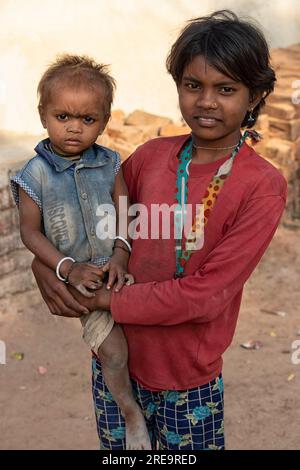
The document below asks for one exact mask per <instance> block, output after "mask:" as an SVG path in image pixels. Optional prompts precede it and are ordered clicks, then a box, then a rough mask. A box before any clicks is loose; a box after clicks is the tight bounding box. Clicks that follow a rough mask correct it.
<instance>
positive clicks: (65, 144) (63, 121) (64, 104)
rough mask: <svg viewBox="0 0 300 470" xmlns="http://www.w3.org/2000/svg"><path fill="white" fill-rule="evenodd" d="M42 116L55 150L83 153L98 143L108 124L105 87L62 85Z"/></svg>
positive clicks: (52, 96)
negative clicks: (91, 87) (105, 109)
mask: <svg viewBox="0 0 300 470" xmlns="http://www.w3.org/2000/svg"><path fill="white" fill-rule="evenodd" d="M40 115H41V121H42V124H43V126H44V128H45V129H47V132H48V135H49V138H50V141H51V143H52V146H53V148H54V150H57V152H58V153H61V154H63V155H74V154H80V153H81V152H83V151H84V150H86V149H87V148H88V147H90V146H91V145H92V144H94V143H95V141H96V140H97V137H98V136H99V134H101V133H102V132H103V130H104V127H105V125H106V119H105V116H104V93H103V90H102V89H101V88H100V87H99V88H97V89H88V88H87V87H80V88H71V87H68V86H64V87H59V88H58V89H57V90H55V91H54V92H52V93H51V97H50V100H49V102H48V103H47V104H46V105H45V109H43V108H42V109H41V110H40Z"/></svg>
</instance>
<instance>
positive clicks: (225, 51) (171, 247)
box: [33, 11, 286, 450]
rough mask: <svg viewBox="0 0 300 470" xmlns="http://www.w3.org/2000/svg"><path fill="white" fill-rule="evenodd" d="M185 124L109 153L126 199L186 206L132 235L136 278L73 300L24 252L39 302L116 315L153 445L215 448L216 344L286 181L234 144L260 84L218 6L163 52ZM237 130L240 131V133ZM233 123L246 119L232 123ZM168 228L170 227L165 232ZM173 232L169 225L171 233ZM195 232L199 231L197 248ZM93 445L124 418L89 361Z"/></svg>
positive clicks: (257, 100)
mask: <svg viewBox="0 0 300 470" xmlns="http://www.w3.org/2000/svg"><path fill="white" fill-rule="evenodd" d="M167 69H168V71H169V73H170V74H171V75H172V77H173V79H174V81H175V83H176V86H177V90H178V96H179V105H180V109H181V112H182V116H183V118H184V119H185V121H186V122H187V124H188V125H189V126H190V128H191V134H190V135H185V136H179V137H171V138H159V139H155V140H152V141H150V142H148V143H146V144H144V145H143V146H141V147H139V148H138V149H137V151H136V152H135V153H134V154H133V155H132V156H131V157H130V158H129V159H128V160H127V161H126V162H125V163H124V164H123V171H124V177H125V180H126V183H127V185H128V188H129V196H130V200H131V202H132V203H140V204H143V205H144V206H146V208H147V209H148V213H149V214H150V212H151V208H152V207H153V204H159V205H161V204H166V205H167V206H169V207H171V206H172V205H174V204H175V205H176V204H177V207H184V206H185V204H191V205H192V206H193V207H194V208H195V207H196V204H200V203H202V205H203V207H204V217H203V221H204V238H203V231H202V232H201V223H200V222H201V213H200V212H199V213H198V212H197V211H196V210H194V218H193V224H192V227H191V229H190V230H189V231H188V232H187V233H185V232H184V233H183V230H182V227H183V225H184V212H182V215H181V216H180V215H179V216H178V212H176V214H175V216H174V218H173V219H171V233H174V230H175V233H176V234H177V235H176V238H175V236H170V237H169V238H167V239H166V238H163V237H160V238H159V239H151V236H150V234H151V226H152V224H153V220H149V221H148V222H147V226H146V228H148V230H149V237H148V238H147V239H145V238H143V239H142V238H140V239H136V240H133V242H132V255H131V258H130V261H129V271H130V272H131V273H132V274H133V275H134V277H135V279H136V284H134V285H133V286H130V287H124V288H123V289H122V291H121V292H120V293H115V292H112V291H110V290H106V289H104V288H103V289H101V290H99V291H98V293H97V295H96V297H95V298H94V299H91V300H86V299H84V298H82V297H80V296H79V295H77V294H76V293H74V292H72V293H73V294H74V295H76V299H77V300H75V299H74V297H73V296H72V295H71V293H70V292H69V291H68V290H67V288H66V286H65V285H64V284H63V283H59V281H57V280H56V278H55V277H54V276H53V275H52V273H51V272H49V271H48V270H47V269H46V268H45V267H44V266H43V265H41V264H40V263H39V262H38V261H36V262H35V263H34V266H33V268H34V272H35V275H36V278H37V280H38V283H39V286H40V289H41V291H42V293H43V297H44V298H45V300H46V302H47V304H48V306H49V308H50V310H51V312H52V313H53V314H56V315H65V316H77V315H79V314H80V313H81V312H82V308H83V307H82V306H83V305H85V306H87V307H88V308H89V309H90V310H95V309H96V308H101V309H110V310H111V313H112V316H113V318H114V319H115V320H116V321H117V322H118V323H120V324H123V328H124V332H125V335H126V338H127V341H128V347H129V370H130V374H131V377H132V379H133V386H134V389H135V391H136V397H137V400H138V403H139V404H140V406H141V408H142V409H143V411H144V414H145V417H146V420H147V424H148V429H149V433H150V435H151V438H152V442H153V448H157V447H156V446H157V445H158V446H159V448H161V449H172V450H175V449H181V450H191V449H193V450H200V449H223V448H224V422H223V382H222V376H221V370H222V354H223V353H224V351H225V350H226V349H227V347H228V346H229V345H230V343H231V341H232V337H233V334H234V330H235V326H236V321H237V316H238V312H239V307H240V302H241V296H242V290H243V286H244V284H245V282H246V280H247V279H248V278H249V276H250V275H251V273H252V271H253V270H254V268H255V267H256V265H257V263H258V262H259V260H260V258H261V257H262V255H263V253H264V251H265V250H266V248H267V246H268V244H269V243H270V241H271V239H272V237H273V235H274V232H275V230H276V228H277V226H278V223H279V220H280V217H281V214H282V212H283V210H284V206H285V198H286V182H285V180H284V178H283V177H282V176H281V174H280V173H279V172H278V171H277V170H276V169H275V168H274V167H273V166H272V165H270V164H269V163H268V162H266V161H265V160H264V159H263V158H262V157H260V156H259V155H257V153H256V152H255V151H254V150H253V149H252V148H251V147H249V146H248V144H247V143H246V141H245V140H246V138H247V137H251V138H252V139H254V140H255V139H257V138H258V136H257V134H256V133H255V132H254V133H253V132H250V131H249V130H250V129H251V128H252V127H253V126H254V124H255V122H256V120H257V117H258V115H259V113H260V111H261V109H262V107H263V106H264V103H265V98H266V96H267V95H268V94H269V93H270V92H272V91H273V87H274V83H275V80H276V79H275V74H274V71H273V70H272V68H271V67H270V63H269V50H268V46H267V43H266V41H265V38H264V36H263V34H262V33H261V31H260V30H258V29H257V27H255V26H253V25H252V24H251V23H249V22H246V21H243V20H241V19H239V18H238V17H237V16H236V15H235V14H233V13H232V12H230V11H221V12H216V13H213V14H212V15H210V16H208V17H203V18H198V19H195V20H192V21H190V22H189V23H188V25H187V26H186V27H185V28H184V30H183V31H182V32H181V34H180V36H179V38H178V39H177V41H176V42H175V43H174V45H173V47H172V49H171V52H170V54H169V56H168V59H167ZM241 129H243V130H244V132H243V133H242V132H241ZM245 130H246V131H245ZM173 229H174V230H173ZM178 233H179V236H178ZM199 234H200V239H201V240H202V243H200V245H199V244H198V246H197V241H199ZM93 381H94V387H93V393H94V402H95V410H96V416H97V424H98V432H99V437H100V441H101V447H102V448H105V449H122V448H125V443H124V424H123V420H122V418H121V417H120V414H119V413H118V410H117V407H116V405H115V404H114V402H113V401H112V400H111V397H110V396H108V395H107V389H106V388H105V384H104V383H103V379H102V374H101V364H100V363H99V362H98V361H97V359H96V358H94V359H93Z"/></svg>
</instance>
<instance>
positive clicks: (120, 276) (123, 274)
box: [102, 250, 134, 292]
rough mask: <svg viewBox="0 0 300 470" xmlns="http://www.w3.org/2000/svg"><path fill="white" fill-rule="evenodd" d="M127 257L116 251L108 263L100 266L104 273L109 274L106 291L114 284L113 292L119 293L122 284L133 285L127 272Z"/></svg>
mask: <svg viewBox="0 0 300 470" xmlns="http://www.w3.org/2000/svg"><path fill="white" fill-rule="evenodd" d="M127 263H128V255H127V254H126V253H125V252H121V250H118V251H116V252H115V253H114V254H113V256H112V257H111V259H110V261H109V262H108V263H106V264H105V265H104V266H102V271H103V272H104V273H106V272H109V275H108V281H107V287H106V288H107V289H111V287H112V286H113V285H114V284H115V283H116V284H115V287H114V291H115V292H119V291H120V290H121V289H122V287H123V286H124V284H125V285H126V286H130V285H131V284H134V277H133V275H132V274H129V273H128V272H127Z"/></svg>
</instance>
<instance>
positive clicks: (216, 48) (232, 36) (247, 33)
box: [166, 10, 276, 128]
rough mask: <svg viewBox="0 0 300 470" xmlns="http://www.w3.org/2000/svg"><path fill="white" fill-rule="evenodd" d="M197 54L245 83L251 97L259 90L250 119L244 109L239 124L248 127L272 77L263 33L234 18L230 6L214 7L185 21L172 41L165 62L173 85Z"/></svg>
mask: <svg viewBox="0 0 300 470" xmlns="http://www.w3.org/2000/svg"><path fill="white" fill-rule="evenodd" d="M198 55H202V56H204V57H205V59H206V60H207V62H208V63H209V64H210V65H212V66H214V67H215V68H216V69H217V70H219V72H221V73H223V74H224V75H227V76H229V77H231V78H232V79H233V80H236V81H239V82H242V83H243V84H244V85H246V87H247V88H249V91H250V97H251V98H254V97H255V96H256V95H257V94H258V93H262V99H261V100H260V102H259V103H258V104H257V105H256V107H255V108H254V110H253V111H252V117H253V120H251V119H249V112H247V113H246V116H245V118H244V120H243V122H242V125H241V126H242V127H248V128H250V127H252V126H253V125H254V124H255V123H256V120H257V117H258V115H259V113H260V111H261V109H262V107H263V106H264V104H265V98H266V97H267V96H268V95H269V94H270V93H271V92H272V91H273V89H274V84H275V81H276V77H275V72H274V70H273V69H272V67H271V66H270V54H269V48H268V44H267V42H266V39H265V37H264V35H263V33H262V32H261V31H260V29H259V28H258V27H257V26H256V25H254V24H253V23H252V22H250V21H249V20H247V21H246V20H242V19H240V18H238V17H237V15H236V14H235V13H233V12H232V11H230V10H220V11H216V12H214V13H212V14H211V15H209V16H204V17H202V18H196V19H193V20H191V21H189V22H188V25H187V26H186V27H185V28H184V29H183V30H182V31H181V34H180V36H179V37H178V39H177V40H176V42H175V43H174V44H173V46H172V48H171V51H170V53H169V55H168V58H167V62H166V65H167V70H168V72H169V73H170V74H171V75H172V77H173V79H174V80H175V83H176V84H177V86H178V85H179V84H180V83H181V80H182V75H183V71H184V69H185V67H186V66H187V65H188V64H189V63H190V62H191V61H192V60H193V59H194V58H195V57H196V56H198Z"/></svg>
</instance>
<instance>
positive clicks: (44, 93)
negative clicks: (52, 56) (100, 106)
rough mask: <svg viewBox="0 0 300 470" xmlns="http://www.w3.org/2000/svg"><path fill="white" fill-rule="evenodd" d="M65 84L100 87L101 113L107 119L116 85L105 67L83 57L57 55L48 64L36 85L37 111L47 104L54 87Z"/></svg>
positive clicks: (89, 58)
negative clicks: (101, 92)
mask: <svg viewBox="0 0 300 470" xmlns="http://www.w3.org/2000/svg"><path fill="white" fill-rule="evenodd" d="M65 84H67V85H68V86H71V87H72V86H74V87H80V86H86V87H89V88H91V89H94V88H95V87H97V86H99V85H100V86H101V87H102V89H103V91H104V110H103V112H104V114H105V116H106V117H107V118H109V116H110V110H111V105H112V102H113V97H114V90H115V87H116V84H115V80H114V79H113V78H112V76H111V75H109V73H108V67H107V65H103V64H98V63H97V62H95V61H94V60H93V59H92V58H91V57H88V56H85V55H82V56H79V55H70V54H63V55H59V56H58V57H57V58H56V60H55V61H54V62H53V63H52V64H50V66H49V67H48V69H47V70H46V71H45V73H44V74H43V76H42V78H41V80H40V82H39V84H38V89H37V91H38V97H39V105H38V107H39V109H41V108H43V107H45V106H46V104H47V103H48V102H49V100H50V98H51V92H52V91H53V89H54V88H55V87H58V86H60V85H65Z"/></svg>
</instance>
